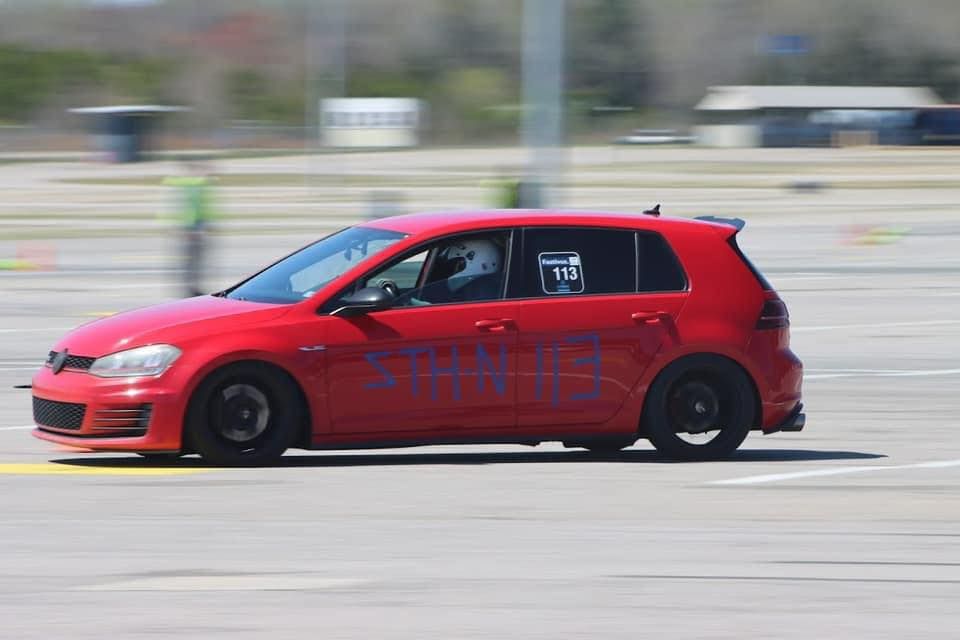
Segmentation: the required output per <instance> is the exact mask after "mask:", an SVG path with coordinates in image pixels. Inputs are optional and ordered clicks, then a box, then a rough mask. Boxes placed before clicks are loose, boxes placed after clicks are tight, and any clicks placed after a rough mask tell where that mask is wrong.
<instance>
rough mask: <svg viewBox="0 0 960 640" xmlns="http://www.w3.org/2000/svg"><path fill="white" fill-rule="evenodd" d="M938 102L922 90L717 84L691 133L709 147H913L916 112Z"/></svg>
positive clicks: (699, 109)
mask: <svg viewBox="0 0 960 640" xmlns="http://www.w3.org/2000/svg"><path fill="white" fill-rule="evenodd" d="M941 104H943V101H942V100H941V99H940V98H939V97H938V96H937V95H936V94H935V93H934V92H933V91H931V90H930V89H927V88H925V87H818V86H803V85H797V86H790V85H785V86H751V85H742V86H716V87H710V89H709V90H708V92H707V95H706V96H705V97H704V98H703V100H701V101H700V103H699V104H698V105H697V106H696V108H695V110H696V116H697V121H698V124H697V126H696V128H695V133H696V136H697V139H698V141H699V143H700V144H702V145H705V146H709V147H761V146H766V147H789V146H828V145H843V144H914V143H915V142H917V140H916V133H915V131H914V128H915V124H914V120H915V118H916V114H917V112H918V111H919V110H921V109H924V108H928V107H935V106H937V105H941Z"/></svg>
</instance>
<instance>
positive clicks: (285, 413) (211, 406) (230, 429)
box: [184, 362, 303, 466]
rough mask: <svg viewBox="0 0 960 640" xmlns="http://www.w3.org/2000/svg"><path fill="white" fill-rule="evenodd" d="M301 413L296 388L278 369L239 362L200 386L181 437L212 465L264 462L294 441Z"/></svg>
mask: <svg viewBox="0 0 960 640" xmlns="http://www.w3.org/2000/svg"><path fill="white" fill-rule="evenodd" d="M302 416H303V408H302V404H301V400H300V397H299V395H298V393H297V389H296V387H295V386H294V383H293V382H292V381H291V380H290V379H289V378H288V377H287V376H286V375H285V374H284V373H283V372H281V371H279V370H277V369H276V368H274V367H272V366H271V365H268V364H265V363H259V362H242V363H237V364H233V365H229V366H227V367H224V368H222V369H219V370H217V371H215V372H214V373H212V374H211V375H210V376H209V377H208V378H207V379H206V380H204V381H203V382H202V383H201V384H200V386H199V387H198V388H197V390H196V392H195V393H194V394H193V397H192V398H191V401H190V405H189V408H188V409H187V416H186V421H185V424H184V439H185V441H186V442H187V444H188V446H189V448H190V449H191V450H193V451H196V452H197V453H199V454H200V456H201V457H202V458H203V459H204V460H205V461H207V462H209V463H211V464H215V465H222V466H259V465H267V464H272V463H274V462H276V461H277V460H278V459H279V458H280V456H282V455H283V453H284V451H286V450H287V448H289V447H290V446H292V445H293V444H294V442H295V441H296V439H297V436H298V433H299V430H300V426H301V424H302Z"/></svg>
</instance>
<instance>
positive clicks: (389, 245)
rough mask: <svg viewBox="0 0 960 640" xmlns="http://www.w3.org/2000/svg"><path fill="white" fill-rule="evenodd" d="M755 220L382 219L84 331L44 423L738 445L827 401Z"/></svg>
mask: <svg viewBox="0 0 960 640" xmlns="http://www.w3.org/2000/svg"><path fill="white" fill-rule="evenodd" d="M648 213H658V212H657V211H653V212H648ZM742 227H743V222H742V221H741V220H738V219H722V218H709V219H697V220H689V219H679V218H667V217H659V215H628V214H608V213H583V212H549V211H523V210H510V211H477V212H456V213H430V214H416V215H408V216H398V217H392V218H383V219H378V220H373V221H369V222H366V223H364V224H360V225H357V226H354V227H350V228H347V229H344V230H342V231H340V232H337V233H334V234H333V235H330V236H328V237H326V238H323V239H321V240H319V241H317V242H315V243H313V244H310V245H308V246H306V247H304V248H303V249H300V250H299V251H297V252H295V253H293V254H291V255H289V256H287V257H285V258H283V259H282V260H280V261H278V262H276V263H275V264H273V265H272V266H269V267H267V268H266V269H264V270H262V271H260V272H259V273H257V274H255V275H253V276H251V277H249V278H248V279H246V280H244V281H242V282H240V283H239V284H237V285H235V286H232V287H230V288H228V289H226V290H224V291H220V292H217V293H214V294H212V295H207V296H199V297H194V298H189V299H185V300H180V301H175V302H170V303H165V304H161V305H158V306H152V307H147V308H144V309H138V310H134V311H129V312H126V313H121V314H118V315H115V316H112V317H109V318H104V319H100V320H96V321H94V322H91V323H88V324H86V325H83V326H81V327H79V328H77V329H75V330H73V331H71V332H70V333H68V334H67V335H66V336H65V337H64V338H63V339H62V340H60V341H59V342H58V343H57V344H56V345H54V346H53V349H52V350H51V351H50V353H49V356H48V358H47V361H46V363H45V365H44V366H43V367H42V368H41V369H40V371H39V372H38V373H37V374H36V376H35V377H34V379H33V383H32V389H33V412H34V420H35V423H36V429H35V431H34V435H36V436H37V437H38V438H42V439H44V440H49V441H51V442H55V443H60V444H64V445H71V446H74V447H82V448H84V449H89V450H93V451H128V452H133V453H139V454H141V455H143V456H146V457H148V458H155V459H160V458H171V457H175V456H179V455H185V454H199V455H200V456H202V457H203V458H204V459H205V460H207V461H208V462H210V463H211V464H216V465H264V464H270V463H273V462H275V461H276V460H277V459H278V458H279V457H280V456H281V455H282V454H283V453H284V451H286V450H287V449H289V448H292V447H296V448H305V449H350V448H376V447H397V446H411V445H428V444H430V445H433V444H469V443H474V444H481V443H484V444H489V443H521V444H528V445H536V444H539V443H542V442H548V441H559V442H562V443H563V444H565V445H567V446H570V447H583V448H586V449H590V450H593V451H607V452H612V451H616V450H619V449H622V448H624V447H628V446H630V445H632V444H633V443H634V442H636V441H637V440H639V439H648V440H650V441H651V442H652V443H653V445H654V446H655V447H656V448H657V449H658V450H659V451H660V452H661V453H662V454H663V455H665V456H666V457H669V458H671V459H677V460H708V459H718V458H724V457H727V456H729V455H730V454H731V453H732V452H733V451H735V450H736V449H737V447H739V446H740V444H741V443H742V442H743V440H744V438H745V437H746V436H747V434H748V432H750V431H751V430H755V431H761V432H763V433H765V434H769V433H773V432H777V431H799V430H800V429H802V428H803V426H804V421H805V417H804V414H803V413H802V404H801V402H800V400H801V395H800V387H801V381H802V366H801V363H800V361H799V359H798V358H797V357H796V356H795V355H794V354H793V352H792V351H791V350H790V335H789V317H788V313H787V307H786V305H785V304H784V302H783V301H782V300H781V299H780V297H779V296H778V295H777V293H776V292H775V291H774V290H773V288H772V287H771V286H770V284H769V283H768V282H767V281H766V280H765V279H764V277H763V276H762V275H761V274H760V272H759V271H758V270H757V269H756V268H755V267H754V266H753V265H752V264H751V263H750V262H749V260H748V259H747V258H746V257H745V256H744V255H743V253H742V252H741V251H740V249H739V248H738V246H737V241H736V238H737V234H738V232H739V231H740V229H741V228H742Z"/></svg>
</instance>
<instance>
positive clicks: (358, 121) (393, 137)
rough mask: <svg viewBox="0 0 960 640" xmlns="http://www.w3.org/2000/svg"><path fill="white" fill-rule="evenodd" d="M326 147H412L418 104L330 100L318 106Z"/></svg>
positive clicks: (415, 140)
mask: <svg viewBox="0 0 960 640" xmlns="http://www.w3.org/2000/svg"><path fill="white" fill-rule="evenodd" d="M320 119H321V126H322V128H323V143H324V144H325V145H326V146H328V147H360V148H372V149H375V148H387V147H415V146H417V144H419V131H420V120H421V106H420V101H419V100H416V99H413V98H330V99H327V100H324V101H323V102H322V103H321V105H320Z"/></svg>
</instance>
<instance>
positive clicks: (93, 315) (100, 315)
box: [80, 311, 117, 318]
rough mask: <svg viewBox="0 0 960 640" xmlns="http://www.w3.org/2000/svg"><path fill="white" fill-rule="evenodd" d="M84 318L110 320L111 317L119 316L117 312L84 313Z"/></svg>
mask: <svg viewBox="0 0 960 640" xmlns="http://www.w3.org/2000/svg"><path fill="white" fill-rule="evenodd" d="M80 315H82V316H86V317H87V318H109V317H110V316H115V315H117V312H116V311H84V312H83V313H82V314H80Z"/></svg>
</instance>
